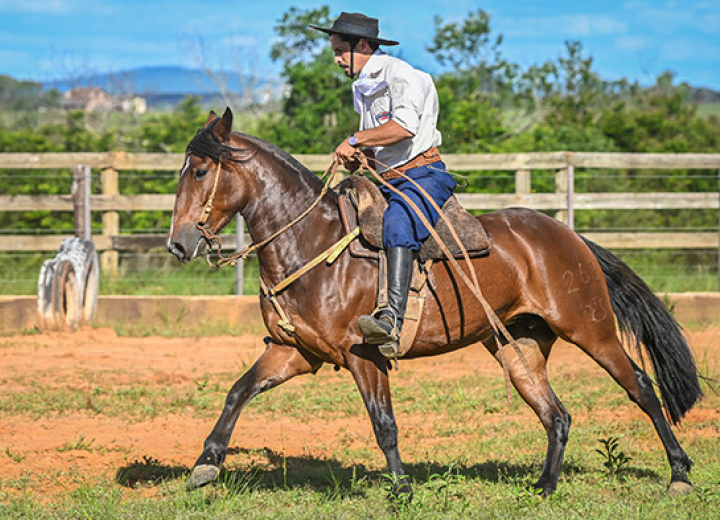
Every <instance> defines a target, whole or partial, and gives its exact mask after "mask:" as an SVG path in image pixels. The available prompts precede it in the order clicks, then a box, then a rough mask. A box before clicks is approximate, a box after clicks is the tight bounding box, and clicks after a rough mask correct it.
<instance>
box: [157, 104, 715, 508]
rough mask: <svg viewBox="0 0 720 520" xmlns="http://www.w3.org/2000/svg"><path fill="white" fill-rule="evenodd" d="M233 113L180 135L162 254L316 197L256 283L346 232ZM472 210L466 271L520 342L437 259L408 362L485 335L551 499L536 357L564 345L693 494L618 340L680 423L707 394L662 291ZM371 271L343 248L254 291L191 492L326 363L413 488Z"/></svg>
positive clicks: (546, 232)
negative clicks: (242, 424)
mask: <svg viewBox="0 0 720 520" xmlns="http://www.w3.org/2000/svg"><path fill="white" fill-rule="evenodd" d="M232 119H233V116H232V112H231V111H230V109H226V111H225V113H224V114H223V115H222V117H218V116H217V115H216V114H215V113H214V112H210V115H209V117H208V119H207V121H206V123H205V124H204V126H203V127H202V128H201V129H200V130H199V131H198V133H197V134H196V135H195V137H194V138H193V139H192V140H191V141H190V143H189V144H188V147H187V151H186V154H185V163H184V165H183V167H182V170H181V172H180V179H179V182H178V188H177V195H176V199H175V205H174V210H173V216H172V227H171V229H170V233H169V237H168V241H167V248H168V249H169V251H170V252H171V253H172V254H173V255H175V256H176V257H177V259H178V260H180V261H181V262H190V261H191V260H193V259H194V258H196V257H197V256H199V255H202V254H203V253H205V251H206V250H207V249H208V240H207V238H205V237H206V236H207V235H205V234H204V233H203V231H202V229H201V228H202V227H203V226H204V227H205V229H207V230H208V231H209V232H210V233H218V232H219V231H220V230H221V229H222V228H223V227H224V226H225V225H227V224H228V222H230V221H231V219H232V217H233V216H234V215H235V214H236V213H240V214H241V215H242V217H243V218H244V220H245V222H246V223H247V228H248V231H249V234H250V236H251V238H252V240H253V242H254V243H257V242H260V241H262V240H263V239H266V238H267V237H271V236H272V235H273V233H274V232H276V231H278V230H281V229H282V228H283V227H284V226H287V224H288V223H290V222H292V221H293V220H294V219H296V217H298V215H300V214H301V213H302V212H303V210H306V209H308V208H310V207H311V205H312V204H313V203H314V202H315V201H316V200H317V199H318V198H320V200H319V202H318V203H317V205H316V206H315V207H313V208H312V210H311V211H309V213H308V214H307V215H306V216H305V217H303V218H302V219H301V220H299V221H298V222H297V223H296V224H294V225H293V226H292V227H289V228H288V229H287V230H286V231H284V232H282V233H281V234H279V235H278V236H277V237H276V238H274V239H273V240H271V241H269V242H268V243H266V244H265V245H264V246H263V247H261V248H259V249H258V252H257V256H258V260H259V265H260V279H261V286H263V287H273V286H274V285H275V284H277V283H279V282H280V281H282V280H285V279H286V278H287V277H288V276H289V275H291V274H292V273H296V272H297V271H298V270H299V269H301V268H303V266H306V265H307V264H308V262H309V261H310V260H312V259H314V258H315V257H316V256H317V255H318V254H319V253H321V252H323V251H325V250H326V249H328V248H329V247H330V246H331V245H332V244H334V243H336V242H337V241H338V240H339V239H340V238H342V237H343V236H344V235H345V231H344V229H343V225H342V223H341V219H340V215H339V209H338V199H337V195H336V194H335V193H334V192H333V191H332V190H328V191H326V192H325V193H324V194H323V190H322V188H323V183H322V181H321V180H320V179H319V178H318V177H317V176H316V175H314V174H313V173H312V172H310V171H309V170H308V169H306V168H305V167H303V166H302V165H301V164H300V163H299V162H298V161H296V160H295V159H294V158H293V157H292V156H291V155H290V154H288V153H286V152H284V151H283V150H281V149H280V148H278V147H276V146H274V145H272V144H270V143H268V142H265V141H263V140H261V139H258V138H256V137H252V136H250V135H245V134H241V133H237V132H233V131H232ZM320 195H322V197H320ZM478 218H479V219H480V221H481V222H482V225H483V226H484V227H485V229H486V231H487V233H488V235H489V237H490V238H491V240H492V249H491V251H490V253H489V255H488V256H487V257H484V258H476V259H473V260H472V267H473V268H474V269H475V270H476V273H477V276H478V279H479V283H480V286H481V289H482V293H483V294H484V296H485V299H486V300H487V302H488V303H489V304H490V305H491V306H492V308H493V309H494V310H495V313H496V315H497V317H498V318H500V320H501V321H502V322H503V324H504V325H505V326H506V328H507V330H508V331H509V333H510V334H511V335H512V336H513V337H514V338H516V339H517V340H518V341H517V343H516V345H521V349H520V350H516V349H514V348H508V345H504V346H503V347H502V348H500V347H499V346H498V345H497V344H496V342H495V341H494V336H493V331H492V328H491V326H490V323H489V321H488V318H487V316H486V314H485V312H484V311H483V309H482V308H481V306H480V305H478V301H477V300H476V299H475V297H474V296H473V293H472V292H471V290H470V289H469V288H468V287H466V286H465V285H463V284H461V283H459V277H458V273H456V272H455V270H454V269H453V267H452V266H451V265H450V264H449V263H448V262H446V261H440V262H436V263H434V264H433V266H432V268H431V272H430V274H429V278H428V280H429V284H430V285H429V294H428V297H427V301H426V304H425V306H424V309H423V314H422V318H421V322H420V326H419V329H418V332H417V336H416V338H415V340H414V343H413V344H412V346H411V349H410V350H409V352H408V353H407V354H406V355H405V356H404V358H418V357H424V356H434V355H438V354H444V353H446V352H450V351H454V350H456V349H460V348H463V347H467V346H470V345H474V344H476V343H482V344H483V345H484V346H485V348H486V349H487V350H488V351H489V352H490V354H492V355H493V356H495V357H496V358H497V359H498V360H503V361H504V363H503V364H504V365H505V369H506V370H507V373H508V375H509V378H510V380H511V382H512V384H513V385H514V387H515V389H516V390H517V392H518V393H519V394H520V396H521V397H522V398H523V399H524V400H525V401H526V402H527V404H528V405H530V406H531V407H532V409H533V410H534V411H535V413H536V414H537V416H538V418H539V419H540V422H541V423H542V425H543V426H544V428H545V431H546V433H547V439H548V446H547V453H546V457H545V463H544V466H543V469H542V474H541V475H540V478H539V480H538V481H537V482H536V483H535V484H533V486H534V487H535V488H536V489H538V490H540V492H542V493H543V494H545V495H547V494H551V493H553V492H554V491H555V489H556V486H557V482H558V478H559V477H560V473H561V469H562V462H563V455H564V452H565V446H566V443H567V440H568V434H569V431H570V414H569V413H568V411H567V410H566V409H565V408H564V407H563V405H562V403H561V402H560V400H559V399H558V398H557V396H556V395H555V393H554V392H553V390H552V388H551V387H550V383H549V381H548V375H547V369H546V366H547V365H546V363H547V360H548V357H549V355H550V351H551V349H552V346H553V344H554V342H555V341H556V340H557V338H562V339H563V340H565V341H567V342H570V343H573V344H575V345H577V346H578V347H579V348H580V349H581V350H583V351H584V352H585V353H586V354H587V355H589V356H590V357H591V358H592V359H593V360H595V362H597V363H598V364H599V365H600V366H601V367H602V368H603V369H605V370H606V371H607V372H608V373H609V374H610V376H612V378H613V379H614V380H615V381H616V382H617V383H618V384H619V385H620V386H621V387H622V388H623V389H624V390H625V391H626V392H627V394H628V396H629V397H630V399H631V400H632V401H634V402H635V403H636V404H637V405H638V406H639V407H640V408H641V409H642V410H643V411H644V412H645V413H646V414H647V415H648V416H649V418H650V420H651V421H652V423H653V426H654V427H655V430H656V431H657V434H658V436H659V437H660V440H661V441H662V444H663V446H664V448H665V451H666V454H667V458H668V461H669V464H670V470H671V480H670V488H669V489H670V491H671V492H687V491H689V490H690V489H692V487H691V484H690V481H689V479H688V472H689V471H690V469H691V466H692V462H691V460H690V458H689V457H688V456H687V454H686V453H685V451H683V449H682V448H681V446H680V444H679V443H678V441H677V439H676V437H675V435H674V434H673V432H672V430H671V427H670V424H669V422H668V419H666V417H665V415H664V413H663V406H662V405H661V403H660V400H659V399H658V397H657V396H656V394H655V391H654V389H653V381H652V379H651V378H650V377H649V376H648V375H647V373H646V372H645V371H644V370H643V369H642V368H640V367H639V366H638V365H637V364H636V363H635V362H634V361H633V360H632V359H631V357H630V356H629V355H628V353H627V352H626V351H625V349H624V347H623V343H622V341H621V338H622V337H623V336H626V337H628V338H629V339H630V340H631V341H633V342H634V346H635V348H637V350H638V352H639V353H641V354H642V353H644V355H645V356H646V357H649V358H650V361H651V364H652V367H653V369H654V371H655V374H656V379H657V386H658V387H659V389H660V394H661V396H662V401H663V404H664V408H665V411H666V413H667V416H668V418H669V420H670V421H671V422H672V423H674V424H678V423H679V422H680V420H681V419H682V417H683V416H684V415H685V414H686V413H687V411H688V410H690V408H691V407H692V406H693V405H694V404H695V402H696V401H697V400H698V399H699V398H700V397H702V392H701V389H700V384H699V378H698V373H697V369H696V366H695V361H694V359H693V355H692V353H691V351H690V348H689V346H688V344H687V342H686V340H685V338H684V336H683V334H682V330H681V329H680V327H679V325H678V324H677V322H676V321H675V319H674V318H673V317H672V315H671V314H670V313H669V312H668V310H667V309H666V308H665V306H664V305H663V303H662V301H660V299H659V298H658V297H657V296H656V295H655V294H654V293H653V292H652V291H651V290H650V288H649V287H648V286H647V285H646V284H645V283H644V282H643V281H642V280H641V279H640V277H639V276H638V275H636V274H635V273H634V272H632V271H631V270H630V268H629V267H627V266H626V265H625V264H624V263H623V262H621V261H620V260H619V259H618V258H617V257H615V256H614V255H612V254H611V253H610V252H608V251H607V250H605V249H603V248H602V247H600V246H598V245H597V244H594V243H592V242H590V241H588V240H586V239H583V238H581V237H580V236H579V235H578V234H576V233H575V232H574V231H572V230H571V229H570V228H569V227H567V226H566V225H564V224H563V223H561V222H558V221H557V220H555V219H553V218H551V217H549V216H546V215H544V214H542V213H540V212H537V211H533V210H530V209H523V208H510V209H503V210H500V211H496V212H493V213H489V214H485V215H482V216H480V217H478ZM199 223H200V224H199ZM377 278H378V262H377V261H376V260H373V259H368V258H358V257H354V256H352V255H351V254H350V253H349V252H348V251H347V250H345V251H344V252H343V253H342V254H341V255H340V256H339V258H338V259H337V260H336V261H335V262H334V263H332V264H331V265H327V264H326V263H324V262H323V263H320V264H319V265H318V266H317V267H315V268H313V269H311V270H309V271H308V272H307V273H306V274H304V275H303V276H301V277H300V278H298V279H297V280H296V281H295V282H294V283H292V284H291V285H289V286H288V287H287V288H286V289H284V290H283V291H282V292H279V293H278V294H277V295H276V300H275V301H276V303H277V304H278V305H277V306H276V305H275V303H273V301H272V298H270V296H269V294H268V292H266V291H261V295H260V308H261V312H262V316H263V319H264V321H265V325H266V327H267V330H268V332H269V337H268V338H266V340H265V341H266V344H267V348H266V350H265V351H264V352H263V354H262V355H261V356H260V357H259V358H258V359H257V361H256V362H255V363H254V365H253V366H252V367H251V368H250V369H249V370H248V371H247V372H246V373H245V374H244V375H243V376H242V377H241V378H240V379H239V380H237V381H236V382H235V384H234V385H233V386H232V388H231V390H230V392H229V393H228V395H227V398H226V401H225V406H224V408H223V410H222V413H221V415H220V417H219V419H218V421H217V423H216V424H215V427H214V428H213V430H212V432H211V433H210V435H209V436H208V437H207V439H206V440H205V443H204V449H203V451H202V454H201V455H200V457H199V458H198V460H197V462H196V463H195V466H194V467H193V472H192V474H191V476H190V479H189V481H188V487H189V488H194V487H199V486H202V485H205V484H208V483H210V482H212V481H214V480H215V479H216V478H217V477H218V475H219V474H220V466H221V464H222V463H223V462H224V460H225V456H226V454H227V449H228V444H229V442H230V436H231V434H232V431H233V429H234V427H235V423H236V421H237V419H238V417H239V415H240V412H241V411H242V409H243V407H244V406H245V405H246V404H247V403H248V402H249V401H250V400H251V399H253V398H254V397H255V396H257V395H258V394H260V393H261V392H266V391H268V390H270V389H271V388H274V387H276V386H279V385H280V384H282V383H284V382H285V381H287V380H289V379H291V378H293V377H295V376H297V375H300V374H308V373H315V372H317V371H318V370H319V368H320V367H321V366H322V365H323V364H324V363H329V364H332V365H335V366H336V367H341V368H344V369H347V370H348V371H349V372H350V373H351V374H352V376H353V378H354V379H355V382H356V384H357V387H358V389H359V390H360V395H361V396H362V399H363V400H364V403H365V406H366V409H367V412H368V414H369V416H370V420H371V421H372V426H373V429H374V432H375V436H376V439H377V443H378V445H379V447H380V449H381V450H382V452H383V454H384V455H385V458H386V460H387V465H388V468H389V471H390V473H391V474H392V475H393V476H394V480H393V481H394V482H395V484H394V487H393V491H394V492H395V493H396V494H408V495H407V496H411V495H410V494H411V493H412V490H411V487H410V484H409V480H408V477H407V475H406V474H405V471H404V469H403V463H402V460H401V457H400V452H399V450H398V428H397V425H396V422H395V416H394V413H393V406H392V402H391V398H390V378H389V368H391V367H389V363H388V361H387V360H386V359H385V358H384V357H383V356H382V354H381V353H380V352H379V350H378V348H377V346H371V345H368V344H364V343H363V337H362V334H361V333H360V331H359V329H358V325H357V318H358V317H359V316H361V315H363V314H369V313H370V312H371V311H372V310H373V308H374V306H375V302H376V301H375V298H376V292H377ZM278 308H279V309H280V310H278ZM280 314H284V315H285V317H286V318H287V319H288V320H289V321H290V322H291V323H292V325H293V326H294V332H293V331H288V330H287V328H286V327H283V326H281V325H282V323H281V317H280ZM616 319H617V322H618V324H619V329H620V331H618V326H617V325H616ZM619 332H621V333H622V334H623V336H619V334H618V333H619ZM521 340H525V341H521ZM641 347H642V349H644V352H643V350H642V349H641ZM519 352H521V353H522V355H520V354H519ZM523 358H524V359H523ZM641 359H643V360H644V359H645V358H644V357H642V356H641ZM641 364H642V365H643V366H644V364H645V363H644V361H643V362H642V363H641ZM528 367H529V368H528Z"/></svg>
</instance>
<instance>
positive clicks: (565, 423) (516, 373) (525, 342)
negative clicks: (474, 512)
mask: <svg viewBox="0 0 720 520" xmlns="http://www.w3.org/2000/svg"><path fill="white" fill-rule="evenodd" d="M510 332H511V334H513V335H514V336H515V335H516V334H518V333H519V331H518V330H517V329H515V330H514V331H513V330H512V329H511V331H510ZM533 335H534V336H535V339H531V338H530V337H520V336H519V335H518V336H515V337H516V338H519V339H517V342H516V345H517V346H518V347H519V350H520V351H521V353H522V356H523V357H524V359H525V362H527V365H526V364H525V363H524V362H523V361H522V360H521V359H520V357H519V355H518V353H517V351H516V350H515V348H514V347H513V346H510V345H505V346H504V347H503V349H502V353H500V351H495V357H496V358H497V359H498V361H499V362H501V363H505V366H506V368H507V370H508V373H509V376H510V380H511V381H512V383H513V385H514V386H515V388H516V389H517V391H518V393H519V394H520V396H521V397H522V398H523V399H524V400H525V402H526V403H528V404H529V405H530V407H531V408H532V409H533V410H534V411H535V413H536V414H537V416H538V418H539V419H540V422H542V425H543V426H544V427H545V431H546V433H547V437H548V446H547V454H546V456H545V464H544V465H543V470H542V475H541V476H540V479H539V480H538V481H537V482H536V483H535V484H533V487H534V488H536V489H539V490H541V491H542V493H543V494H544V495H550V494H552V493H553V492H555V488H556V487H557V482H558V479H559V478H560V472H561V471H562V463H563V457H564V455H565V446H566V444H567V441H568V435H569V433H570V423H571V417H570V414H569V413H568V411H567V410H566V409H565V408H564V407H563V405H562V403H561V402H560V400H559V399H558V398H557V396H556V395H555V392H553V390H552V388H551V387H550V382H549V381H548V377H547V368H546V367H547V357H548V355H549V354H550V349H551V347H552V344H553V342H554V341H555V336H554V334H552V333H551V332H550V331H549V329H547V327H544V328H543V329H542V332H541V333H540V334H538V333H537V331H536V333H535V334H533ZM536 340H537V341H536ZM491 350H492V348H491ZM503 358H504V359H503ZM528 368H529V369H530V370H529V372H528Z"/></svg>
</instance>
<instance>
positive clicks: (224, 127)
mask: <svg viewBox="0 0 720 520" xmlns="http://www.w3.org/2000/svg"><path fill="white" fill-rule="evenodd" d="M232 122H233V113H232V110H230V107H228V108H226V109H225V112H224V113H223V115H222V118H220V121H218V122H217V124H216V125H215V126H214V127H213V132H215V134H217V136H218V137H220V139H221V140H222V141H223V142H225V141H228V140H229V139H230V134H231V133H232Z"/></svg>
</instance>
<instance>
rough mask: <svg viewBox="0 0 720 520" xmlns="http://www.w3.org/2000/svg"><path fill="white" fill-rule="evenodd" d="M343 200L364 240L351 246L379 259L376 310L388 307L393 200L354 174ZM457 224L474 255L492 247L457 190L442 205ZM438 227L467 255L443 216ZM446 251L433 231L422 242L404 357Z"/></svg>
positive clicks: (343, 187)
mask: <svg viewBox="0 0 720 520" xmlns="http://www.w3.org/2000/svg"><path fill="white" fill-rule="evenodd" d="M336 191H337V193H338V205H339V207H340V215H341V218H342V222H343V226H344V227H345V231H346V232H348V233H349V232H350V231H352V230H354V229H355V228H356V227H358V226H359V228H360V235H359V237H358V238H359V240H353V241H352V242H351V243H350V245H349V246H348V249H349V251H350V254H351V255H353V256H357V257H365V258H374V259H377V260H378V265H379V276H378V295H377V305H376V310H377V309H380V308H382V307H383V306H387V279H386V276H385V274H384V273H385V270H386V268H387V267H386V258H385V254H384V251H383V250H382V243H383V241H382V227H383V214H384V213H385V208H387V201H386V200H385V197H383V195H382V193H381V192H380V189H379V188H378V187H377V186H376V185H375V184H374V183H373V182H372V181H370V180H369V179H367V178H366V177H363V176H362V175H351V176H350V177H348V178H347V179H345V180H343V181H342V182H341V183H340V184H338V186H337V188H336ZM441 209H442V211H443V213H445V215H447V217H448V220H450V223H451V224H452V226H453V228H454V229H455V231H456V233H457V234H458V237H459V238H460V240H461V241H462V243H463V245H464V246H465V249H466V251H467V252H468V255H469V256H470V257H471V258H476V257H481V256H487V255H488V254H489V252H490V240H489V239H488V236H487V233H486V232H485V229H484V228H483V227H482V224H480V221H478V220H477V219H476V218H475V217H474V216H472V215H471V214H470V213H468V212H467V211H465V208H463V207H462V205H461V204H460V202H459V201H458V200H457V198H456V197H455V196H454V195H453V196H451V197H450V198H449V199H448V201H447V202H446V203H445V204H444V205H443V207H442V208H441ZM435 231H436V232H437V233H438V235H439V236H440V239H441V240H442V241H443V242H444V243H445V244H446V246H447V248H448V249H449V250H450V253H451V254H452V255H453V256H454V257H455V258H463V255H462V250H461V249H460V246H458V244H457V243H456V242H455V239H454V238H453V236H452V234H451V232H450V229H449V228H448V226H447V224H446V223H445V221H444V220H443V219H442V218H441V219H439V220H438V223H437V224H436V225H435ZM445 258H446V257H445V253H444V252H443V251H442V249H441V248H440V246H439V245H438V243H437V241H436V240H435V238H434V237H433V236H432V235H431V236H429V237H428V239H427V240H425V242H423V244H422V246H421V247H420V251H419V254H418V259H417V260H416V261H415V268H414V269H413V280H412V283H411V285H410V294H409V295H408V304H407V309H406V311H405V325H404V326H403V328H402V332H401V334H400V341H399V348H398V357H403V356H404V355H405V354H406V353H407V352H408V350H410V347H411V346H412V344H413V342H414V341H415V336H416V335H417V331H418V328H419V326H420V318H421V317H422V311H423V307H424V304H425V298H426V296H427V291H428V286H427V279H428V275H429V273H430V268H431V266H432V263H433V261H434V260H443V259H445Z"/></svg>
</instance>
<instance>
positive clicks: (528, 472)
mask: <svg viewBox="0 0 720 520" xmlns="http://www.w3.org/2000/svg"><path fill="white" fill-rule="evenodd" d="M567 467H568V469H567V470H566V471H565V473H564V475H563V477H562V479H561V488H560V490H559V491H558V492H557V493H556V494H555V495H553V496H551V497H550V498H547V499H541V498H539V497H538V496H537V495H536V494H534V493H532V492H530V491H528V490H527V489H526V486H527V485H528V484H529V483H530V482H531V481H532V479H533V478H534V475H535V474H536V473H537V471H538V470H539V466H538V465H537V464H535V463H532V462H529V461H518V462H513V463H508V462H505V461H502V460H498V459H491V460H489V461H485V462H482V463H476V464H453V463H451V464H442V463H435V462H422V463H410V464H408V465H407V469H408V471H409V474H410V476H411V480H412V482H413V484H414V500H413V502H412V504H410V505H406V504H401V503H400V504H398V503H395V502H394V500H393V499H391V498H388V495H387V490H388V488H389V480H388V479H387V477H385V476H384V475H383V474H382V473H381V472H379V471H373V470H368V469H366V468H365V467H363V466H362V465H361V464H360V465H352V466H345V465H339V464H337V463H335V462H333V461H324V460H319V459H312V458H304V459H280V460H278V461H276V462H275V463H268V464H265V465H257V466H254V467H249V468H231V469H229V470H228V471H226V472H224V473H223V474H222V475H221V478H220V481H219V483H218V484H216V485H214V486H211V487H208V488H204V489H200V490H196V491H192V492H187V491H185V489H184V478H185V476H186V472H187V470H186V469H185V468H179V467H172V466H164V465H162V464H160V463H159V462H158V461H154V460H152V459H151V458H146V459H145V460H143V461H136V462H135V463H133V464H131V465H129V466H128V467H126V468H123V469H121V471H119V472H118V475H117V477H116V479H115V480H108V479H99V480H95V481H89V482H85V483H83V484H81V485H80V486H79V487H77V488H76V489H75V490H73V491H72V492H70V493H68V494H67V495H66V496H64V497H62V498H61V499H59V500H56V501H53V502H50V503H41V502H39V501H37V500H35V499H34V498H33V496H32V495H31V494H22V492H20V493H18V492H17V490H15V491H13V490H11V489H10V490H8V487H11V486H6V485H5V484H6V483H5V482H3V484H4V485H3V490H2V491H0V499H2V501H3V503H2V505H0V515H1V516H2V517H3V518H7V519H11V518H47V519H66V518H67V519H70V518H99V519H144V518H147V519H176V518H201V519H204V518H208V519H210V518H253V519H255V518H257V519H263V518H267V519H270V518H273V519H275V518H279V519H285V518H287V519H298V518H299V519H305V518H307V519H344V518H346V519H355V518H381V519H384V518H387V519H390V518H397V519H423V518H428V519H429V518H438V519H441V518H442V519H446V518H457V519H464V518H540V519H545V518H547V519H557V518H568V519H574V518H578V519H587V518H592V519H617V518H623V519H626V518H629V519H657V518H698V519H700V518H703V519H704V518H714V517H715V514H716V513H717V511H718V510H720V489H719V488H718V484H717V481H714V482H712V478H713V476H712V475H708V474H704V475H701V476H700V477H699V478H696V481H703V482H704V481H705V480H706V479H707V480H710V482H708V483H707V484H700V485H697V486H696V489H695V492H694V493H693V494H690V495H687V496H681V497H670V496H668V495H667V493H666V492H665V484H664V483H663V482H659V480H661V479H659V478H658V476H657V474H656V472H655V470H654V469H653V468H651V467H644V466H641V467H635V466H633V467H632V468H630V470H628V471H627V472H626V474H625V476H623V477H622V478H619V477H617V476H612V475H609V474H608V473H607V472H606V471H604V470H602V469H599V468H598V462H597V461H596V460H594V459H593V458H591V457H584V458H582V460H578V459H574V458H573V459H571V460H570V461H569V463H568V464H567ZM714 476H715V477H717V475H714ZM15 484H16V486H17V487H20V488H21V487H22V482H16V483H15ZM146 487H154V488H156V489H157V496H156V497H153V498H147V497H143V496H142V492H141V490H142V488H146ZM123 488H124V489H125V491H123ZM128 494H129V495H131V496H132V495H133V494H137V495H140V497H139V498H135V499H128Z"/></svg>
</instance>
